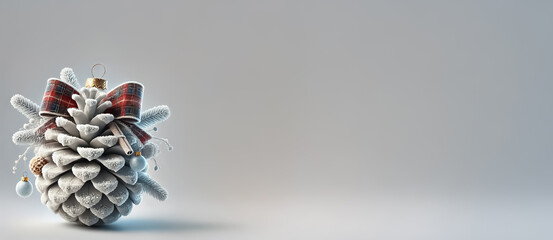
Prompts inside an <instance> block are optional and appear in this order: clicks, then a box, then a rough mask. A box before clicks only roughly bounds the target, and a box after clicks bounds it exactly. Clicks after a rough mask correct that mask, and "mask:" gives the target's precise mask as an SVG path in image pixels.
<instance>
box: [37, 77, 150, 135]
mask: <svg viewBox="0 0 553 240" xmlns="http://www.w3.org/2000/svg"><path fill="white" fill-rule="evenodd" d="M143 91H144V86H142V84H140V83H138V82H126V83H123V84H121V85H119V86H117V87H115V88H114V89H113V90H111V91H110V92H109V93H108V94H107V97H106V98H105V100H104V101H111V104H112V105H111V107H110V108H108V109H107V110H106V111H104V112H105V113H111V114H113V116H114V117H115V119H116V120H120V121H119V122H120V123H123V124H125V125H127V126H129V128H130V129H131V130H132V132H133V133H134V134H135V135H136V136H137V137H138V138H139V139H140V141H141V142H142V143H145V142H146V141H148V140H149V139H151V136H150V135H149V134H148V133H146V132H145V131H144V130H142V129H141V128H139V127H138V126H136V125H134V124H133V123H137V122H139V121H140V108H141V105H142V93H143ZM73 94H79V91H77V90H76V89H75V88H73V87H72V86H71V85H69V84H67V83H64V82H62V81H60V80H59V79H55V78H51V79H48V82H47V85H46V91H45V92H44V96H43V98H42V106H41V108H40V116H42V117H56V116H61V117H69V114H68V113H67V109H69V108H77V103H76V102H75V100H73V98H72V95H73ZM99 104H101V103H99ZM47 123H49V124H44V125H43V126H41V127H40V128H39V130H40V131H46V130H47V129H49V128H52V127H55V124H53V125H52V120H50V121H48V122H47Z"/></svg>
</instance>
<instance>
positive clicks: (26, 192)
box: [15, 173, 33, 198]
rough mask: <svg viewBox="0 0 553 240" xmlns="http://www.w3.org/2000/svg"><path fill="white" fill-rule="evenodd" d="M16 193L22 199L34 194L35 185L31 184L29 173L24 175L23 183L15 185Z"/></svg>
mask: <svg viewBox="0 0 553 240" xmlns="http://www.w3.org/2000/svg"><path fill="white" fill-rule="evenodd" d="M15 192H16V193H17V195H19V196H20V197H22V198H28V197H29V196H31V194H32V193H33V185H31V183H30V182H29V178H28V177H27V173H24V174H23V177H21V181H19V182H18V183H17V184H16V185H15Z"/></svg>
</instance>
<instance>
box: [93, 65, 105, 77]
mask: <svg viewBox="0 0 553 240" xmlns="http://www.w3.org/2000/svg"><path fill="white" fill-rule="evenodd" d="M96 66H102V68H104V73H102V76H100V77H99V78H103V77H104V75H106V66H105V65H104V64H101V63H96V64H94V65H92V68H90V74H92V77H93V78H96V77H95V76H94V68H95V67H96Z"/></svg>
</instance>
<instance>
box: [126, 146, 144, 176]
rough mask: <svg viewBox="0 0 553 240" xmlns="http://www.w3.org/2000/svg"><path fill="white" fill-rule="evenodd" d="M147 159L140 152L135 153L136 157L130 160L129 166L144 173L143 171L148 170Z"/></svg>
mask: <svg viewBox="0 0 553 240" xmlns="http://www.w3.org/2000/svg"><path fill="white" fill-rule="evenodd" d="M146 164H147V163H146V158H144V157H143V156H142V154H141V153H140V152H138V151H137V152H135V153H134V156H132V157H131V159H129V166H130V167H131V169H132V170H134V171H137V172H138V171H142V169H144V168H146Z"/></svg>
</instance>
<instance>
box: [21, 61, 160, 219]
mask: <svg viewBox="0 0 553 240" xmlns="http://www.w3.org/2000/svg"><path fill="white" fill-rule="evenodd" d="M64 71H66V72H64ZM67 71H70V72H69V73H68V72H67ZM64 74H65V75H64ZM64 76H65V77H67V76H73V78H72V79H73V80H76V78H75V77H74V75H73V72H72V70H71V69H69V70H67V68H66V69H64V70H62V81H63V80H64V79H63V77H64ZM65 82H67V81H65ZM73 82H75V81H73ZM69 83H72V82H69ZM72 84H73V86H75V84H74V83H72ZM105 98H106V94H105V93H104V92H102V91H101V90H99V89H97V88H83V89H81V91H80V94H75V95H73V99H74V100H75V101H76V102H77V105H78V107H77V108H70V109H67V112H68V113H69V115H70V116H71V117H67V118H65V117H56V118H55V127H54V128H50V129H48V130H46V132H44V133H43V134H41V133H36V131H34V132H35V134H36V136H30V137H29V138H26V139H21V140H20V141H16V140H18V139H16V134H18V133H19V132H18V133H16V134H15V135H14V142H15V143H17V144H36V145H35V146H37V149H36V150H35V153H36V154H37V157H41V158H44V159H46V160H47V161H48V163H46V164H45V165H44V166H43V167H42V175H39V176H37V178H36V181H35V185H36V187H37V189H38V191H39V192H40V193H41V194H42V195H41V202H42V203H43V204H45V205H46V206H48V207H49V208H50V209H51V210H52V211H53V212H55V213H58V214H59V215H60V216H61V217H63V218H64V219H65V220H67V221H71V222H75V221H76V222H80V223H82V224H85V225H87V226H91V225H94V224H108V223H112V222H114V221H116V220H117V219H119V218H120V217H121V216H126V215H128V214H129V213H130V212H131V210H132V208H133V204H134V205H137V204H139V203H140V201H141V194H142V193H143V191H145V192H147V193H149V194H151V195H152V196H154V197H155V198H157V199H160V200H165V199H166V198H167V192H166V191H165V190H164V189H163V188H162V187H161V186H160V185H159V184H157V183H156V182H155V181H154V180H152V179H151V178H150V177H149V175H148V174H147V173H145V171H146V170H147V168H145V169H144V170H139V171H136V170H133V169H132V168H131V167H130V166H129V164H128V161H129V159H130V156H127V155H126V154H125V151H123V149H122V147H121V146H120V145H119V144H118V140H119V138H121V137H123V136H116V135H114V133H113V132H112V131H111V130H110V128H109V127H108V124H110V123H112V124H116V123H115V122H114V116H113V115H112V114H110V113H104V111H105V110H106V109H107V108H109V107H110V106H111V102H110V101H106V100H105ZM12 104H13V103H12ZM32 104H34V103H32V102H30V103H28V104H27V105H30V106H31V107H30V109H32V110H33V111H31V112H30V113H28V114H27V115H29V116H30V117H29V118H30V119H36V116H35V115H33V114H35V112H36V106H33V105H32ZM35 105H36V104H35ZM14 107H16V108H17V109H18V110H20V111H22V110H21V109H19V108H18V107H21V106H16V105H15V104H14ZM161 107H162V108H164V109H165V111H163V112H162V113H161V114H159V113H157V112H156V114H155V116H149V115H152V113H151V111H150V113H149V115H148V114H147V113H148V112H149V111H148V110H147V111H145V112H144V113H146V114H143V116H144V115H146V116H149V117H148V118H149V119H141V120H144V121H143V122H144V123H149V124H152V123H157V122H160V121H163V120H165V119H167V118H168V115H169V111H168V110H169V109H168V108H167V106H161ZM158 108H159V107H158ZM155 110H156V111H159V109H155ZM27 115H26V116H27ZM150 118H151V119H150ZM42 120H43V121H44V119H42ZM23 131H28V130H23ZM20 132H21V131H20ZM33 137H34V138H33ZM29 139H30V140H29ZM127 139H128V140H129V142H130V143H131V146H132V148H133V151H135V152H139V151H141V150H142V149H144V150H147V151H150V152H152V151H151V149H152V148H155V149H154V151H153V152H156V151H157V146H156V145H155V144H150V143H146V144H142V142H140V141H139V140H138V139H137V138H136V137H132V136H127ZM145 155H147V154H145ZM145 157H147V158H149V157H151V155H150V156H145Z"/></svg>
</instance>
